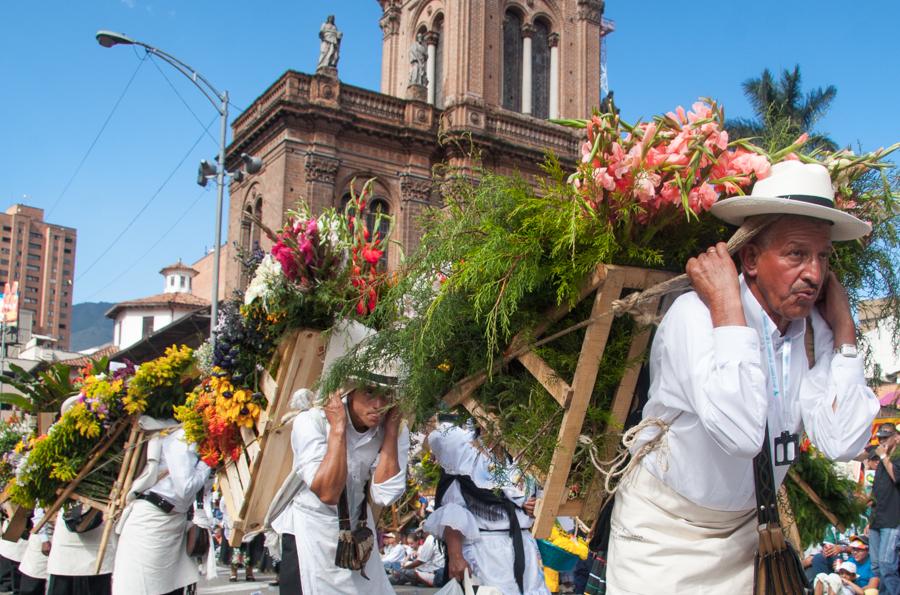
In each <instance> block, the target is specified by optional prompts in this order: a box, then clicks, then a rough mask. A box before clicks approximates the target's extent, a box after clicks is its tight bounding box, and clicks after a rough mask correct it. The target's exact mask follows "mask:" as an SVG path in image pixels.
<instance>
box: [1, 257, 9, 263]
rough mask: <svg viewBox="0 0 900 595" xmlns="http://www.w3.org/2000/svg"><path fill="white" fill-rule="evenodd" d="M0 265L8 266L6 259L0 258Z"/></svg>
mask: <svg viewBox="0 0 900 595" xmlns="http://www.w3.org/2000/svg"><path fill="white" fill-rule="evenodd" d="M0 264H9V259H8V258H0Z"/></svg>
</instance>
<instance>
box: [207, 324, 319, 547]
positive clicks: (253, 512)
mask: <svg viewBox="0 0 900 595" xmlns="http://www.w3.org/2000/svg"><path fill="white" fill-rule="evenodd" d="M324 346H325V345H324V339H323V336H322V333H320V332H318V331H310V330H298V331H294V332H293V333H291V334H289V335H288V336H286V337H285V339H284V340H283V341H282V342H281V344H280V345H279V347H278V350H277V353H276V356H275V357H274V358H273V362H272V365H271V366H270V367H274V366H275V365H276V364H277V366H278V372H277V374H276V377H275V378H272V376H271V375H270V374H269V373H267V372H266V373H263V375H262V378H261V379H260V388H261V390H262V392H263V393H264V394H265V395H266V398H267V399H268V400H269V405H268V407H267V409H266V410H265V411H263V412H261V414H260V417H259V420H258V421H257V424H256V428H255V429H256V432H254V431H253V430H252V429H248V428H244V429H242V430H241V438H242V440H243V442H244V445H245V452H244V453H243V454H242V458H241V460H239V461H238V462H237V464H229V465H227V466H226V468H225V472H224V473H222V472H220V474H219V475H220V483H221V484H223V485H227V486H228V488H229V490H228V491H229V493H230V495H231V497H232V500H233V502H232V503H229V502H228V500H226V502H225V505H226V506H227V507H228V508H229V510H233V511H237V513H236V514H235V515H233V516H234V518H233V519H232V520H233V524H234V529H235V535H244V534H246V533H249V532H251V531H256V530H258V529H259V528H260V527H261V525H262V521H263V519H264V518H265V514H266V512H267V510H268V507H269V504H270V503H271V501H272V499H273V498H274V497H275V493H276V492H277V491H278V489H279V488H280V487H281V485H282V483H284V479H285V478H286V477H287V475H288V474H289V473H290V471H291V467H292V465H293V452H292V450H291V444H290V429H291V424H286V425H282V423H281V419H282V418H283V417H284V415H285V414H286V413H287V412H288V411H289V410H290V399H291V396H292V395H293V393H294V391H295V390H297V389H299V388H310V389H311V388H312V387H313V386H314V385H315V383H316V382H317V381H318V379H319V377H320V376H321V374H322V365H323V355H324ZM223 478H224V479H223ZM224 492H225V490H224V489H223V493H224ZM231 542H232V544H234V543H240V542H239V541H238V538H237V537H234V536H233V537H232V539H231Z"/></svg>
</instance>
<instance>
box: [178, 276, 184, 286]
mask: <svg viewBox="0 0 900 595" xmlns="http://www.w3.org/2000/svg"><path fill="white" fill-rule="evenodd" d="M178 278H179V279H181V287H182V289H183V288H184V275H178Z"/></svg>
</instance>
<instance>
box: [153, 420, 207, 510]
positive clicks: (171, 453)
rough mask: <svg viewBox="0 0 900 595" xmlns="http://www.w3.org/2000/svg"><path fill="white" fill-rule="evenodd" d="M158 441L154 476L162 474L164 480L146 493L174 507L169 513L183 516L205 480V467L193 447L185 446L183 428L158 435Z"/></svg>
mask: <svg viewBox="0 0 900 595" xmlns="http://www.w3.org/2000/svg"><path fill="white" fill-rule="evenodd" d="M161 441H162V449H161V457H160V459H159V461H158V463H159V467H158V470H157V473H159V474H163V473H165V477H163V478H162V479H161V480H159V481H157V482H156V484H155V485H153V487H151V488H150V490H149V491H151V492H154V493H155V494H158V495H159V496H162V497H163V498H165V499H166V500H168V501H169V502H171V503H172V504H174V505H175V508H174V509H173V511H172V512H173V513H177V514H184V513H186V512H187V511H188V509H189V508H191V507H192V506H193V505H194V499H195V498H196V496H197V492H198V491H200V488H202V487H203V484H204V483H205V482H206V480H207V478H209V466H207V464H206V463H204V462H203V461H201V460H200V457H199V456H197V453H196V452H195V451H194V446H193V445H191V444H188V443H187V441H186V439H185V437H184V429H183V428H178V429H176V430H174V431H173V432H171V433H168V434H166V435H165V436H162V437H161Z"/></svg>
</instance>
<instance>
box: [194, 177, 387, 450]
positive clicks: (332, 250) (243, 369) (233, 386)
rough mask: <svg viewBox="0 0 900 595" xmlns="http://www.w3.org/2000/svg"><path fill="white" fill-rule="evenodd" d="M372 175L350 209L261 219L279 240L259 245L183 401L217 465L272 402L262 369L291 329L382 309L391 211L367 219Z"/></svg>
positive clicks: (198, 440)
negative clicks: (277, 221)
mask: <svg viewBox="0 0 900 595" xmlns="http://www.w3.org/2000/svg"><path fill="white" fill-rule="evenodd" d="M372 183H373V180H369V181H368V182H366V183H365V184H364V185H363V187H362V189H361V190H360V191H359V192H358V193H357V192H356V191H355V189H353V188H352V186H353V185H352V184H351V195H350V200H349V201H348V203H347V205H346V207H345V209H344V210H343V212H338V211H336V210H335V209H325V210H324V211H323V212H321V213H319V214H316V215H313V214H312V212H311V211H310V210H309V208H308V207H307V206H306V205H305V204H302V203H301V204H300V205H298V207H297V208H296V209H295V210H292V211H289V212H288V213H287V220H286V222H285V224H284V225H283V226H282V228H281V229H280V230H278V231H277V232H273V231H271V230H268V229H265V227H263V228H264V229H265V231H266V234H267V235H268V237H269V238H270V239H271V240H272V242H273V246H272V249H271V251H270V252H269V253H268V254H264V253H263V252H262V251H261V250H258V249H257V250H254V252H253V253H252V254H249V255H247V257H246V258H244V259H243V261H242V262H243V264H244V266H245V267H246V272H247V273H248V276H249V278H250V282H249V284H248V286H247V289H246V290H245V291H244V294H243V296H241V297H239V298H236V299H233V300H229V301H228V302H227V303H226V304H225V305H224V306H223V308H222V309H221V310H220V313H219V320H218V322H217V325H216V343H215V349H213V348H212V347H211V346H210V344H209V343H207V344H205V345H204V346H203V347H201V348H200V349H199V350H198V351H199V352H200V353H201V354H202V358H200V359H202V362H198V366H199V367H200V369H201V373H202V381H201V383H200V385H199V386H198V387H197V388H196V389H195V390H194V391H193V392H192V393H191V395H190V396H189V398H188V400H187V402H186V403H185V404H184V406H180V407H177V408H176V417H177V419H178V420H179V421H181V422H182V424H183V425H184V428H185V433H186V435H187V438H188V440H189V441H191V442H193V443H195V444H197V447H198V451H199V452H200V455H201V457H202V458H203V460H204V461H206V463H207V464H209V465H210V466H212V467H216V466H217V465H221V464H224V463H226V462H228V461H234V460H236V459H237V458H238V457H239V456H240V453H241V449H242V448H243V441H242V439H241V428H247V429H249V428H253V427H254V426H255V425H256V422H257V421H258V419H259V416H260V414H261V412H262V411H263V410H265V408H266V406H267V405H268V403H267V401H266V398H265V397H264V395H263V394H262V393H261V392H259V386H260V381H261V374H262V372H263V371H264V370H266V369H267V368H268V367H269V366H270V365H271V360H272V356H273V354H274V353H275V349H276V347H277V345H278V342H279V341H280V340H281V338H282V337H283V336H284V335H285V333H286V332H288V331H289V330H291V329H296V328H311V329H316V330H326V329H328V328H330V327H331V326H332V325H333V324H334V322H335V320H338V319H341V318H347V317H349V318H356V319H360V318H366V317H369V316H371V315H372V314H373V313H374V312H375V310H376V307H377V305H378V302H379V299H380V295H381V293H382V292H383V290H384V287H385V286H386V283H385V280H386V275H385V273H384V271H383V270H381V269H380V268H379V267H380V264H379V263H380V262H381V260H382V257H383V255H384V250H385V246H386V243H387V240H388V235H389V233H388V234H385V235H382V233H381V232H379V231H377V230H379V229H382V225H381V223H382V220H389V218H387V216H386V215H382V214H381V213H374V214H373V215H372V219H371V221H368V222H367V221H366V220H365V217H363V216H362V215H360V214H365V213H367V206H368V202H369V197H370V196H371V192H372ZM370 228H371V229H370ZM389 228H390V226H388V229H389ZM372 230H376V231H372ZM270 372H271V373H272V375H273V376H274V374H275V371H274V370H270Z"/></svg>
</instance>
